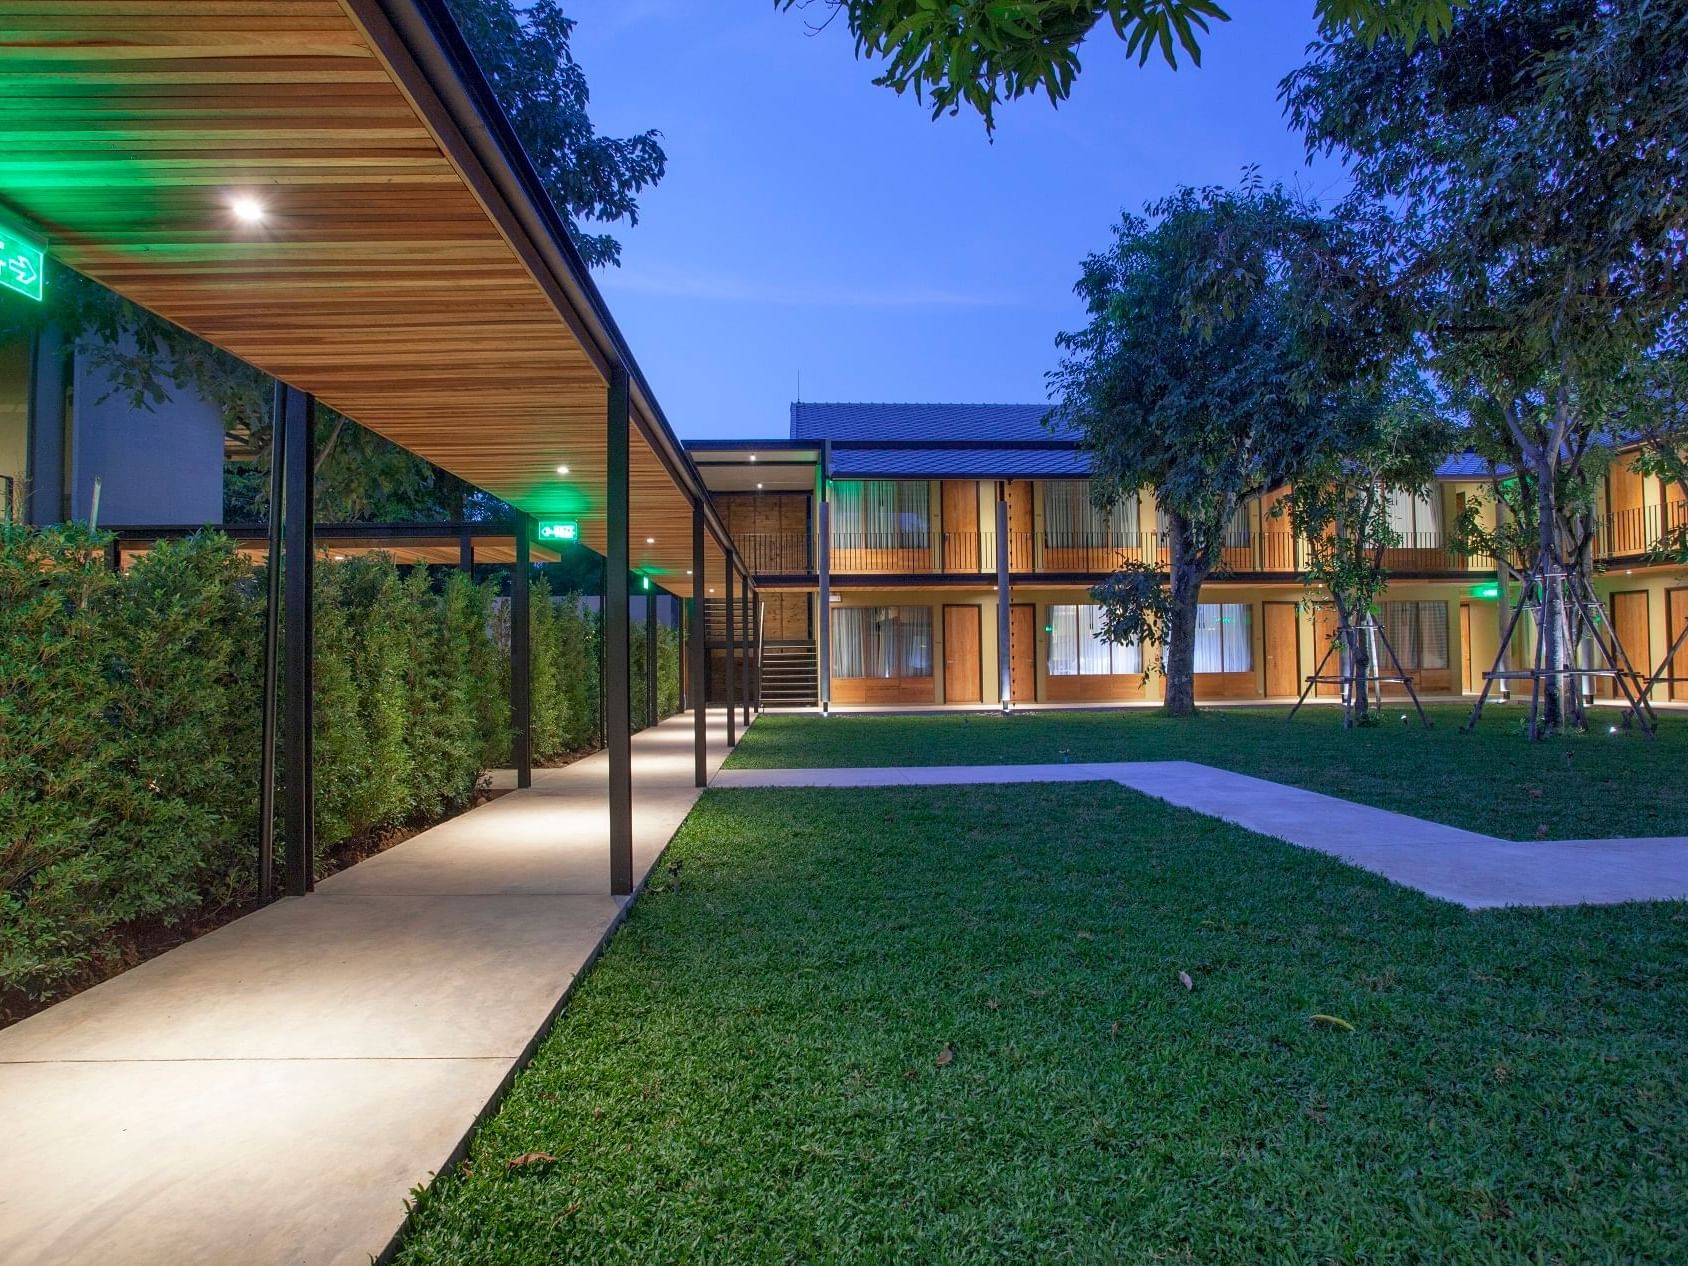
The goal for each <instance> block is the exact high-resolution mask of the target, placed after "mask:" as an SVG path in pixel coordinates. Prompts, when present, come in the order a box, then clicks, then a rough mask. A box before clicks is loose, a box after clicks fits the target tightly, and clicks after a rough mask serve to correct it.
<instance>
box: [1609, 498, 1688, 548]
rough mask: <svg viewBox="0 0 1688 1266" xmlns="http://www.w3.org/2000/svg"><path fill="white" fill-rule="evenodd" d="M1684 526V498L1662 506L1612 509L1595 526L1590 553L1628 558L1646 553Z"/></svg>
mask: <svg viewBox="0 0 1688 1266" xmlns="http://www.w3.org/2000/svg"><path fill="white" fill-rule="evenodd" d="M1684 525H1688V501H1683V500H1681V499H1678V500H1675V501H1672V502H1670V503H1669V504H1668V505H1662V506H1659V505H1651V506H1630V507H1629V508H1628V509H1626V510H1613V511H1611V512H1610V513H1608V514H1607V515H1606V516H1605V517H1604V518H1603V519H1601V520H1600V522H1599V524H1598V525H1597V527H1596V530H1595V538H1594V556H1595V557H1596V558H1631V557H1636V556H1638V555H1641V554H1646V553H1649V552H1650V551H1652V550H1654V549H1657V548H1658V547H1659V545H1660V543H1661V542H1662V541H1663V540H1664V539H1665V538H1666V537H1668V536H1669V535H1670V534H1671V533H1673V532H1675V531H1676V530H1677V529H1679V528H1681V527H1683V526H1684Z"/></svg>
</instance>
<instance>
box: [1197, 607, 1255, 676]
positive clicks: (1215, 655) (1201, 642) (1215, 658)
mask: <svg viewBox="0 0 1688 1266" xmlns="http://www.w3.org/2000/svg"><path fill="white" fill-rule="evenodd" d="M1253 667H1254V608H1253V607H1252V606H1251V605H1250V604H1248V603H1246V602H1203V603H1201V604H1200V605H1198V606H1197V607H1196V671H1197V672H1198V673H1243V672H1248V671H1250V670H1251V669H1252V668H1253Z"/></svg>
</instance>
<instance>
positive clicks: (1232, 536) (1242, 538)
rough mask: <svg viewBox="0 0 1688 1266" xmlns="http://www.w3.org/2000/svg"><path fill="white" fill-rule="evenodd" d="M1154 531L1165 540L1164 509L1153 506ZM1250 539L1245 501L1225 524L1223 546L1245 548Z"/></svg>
mask: <svg viewBox="0 0 1688 1266" xmlns="http://www.w3.org/2000/svg"><path fill="white" fill-rule="evenodd" d="M1155 532H1156V534H1157V535H1158V536H1159V537H1160V539H1161V541H1162V542H1164V541H1165V540H1166V511H1165V510H1162V509H1161V508H1160V507H1159V506H1156V507H1155ZM1249 540H1250V532H1249V522H1248V505H1247V504H1246V503H1245V504H1243V505H1240V506H1238V507H1237V508H1236V509H1235V510H1233V511H1232V512H1231V521H1230V522H1229V523H1227V524H1226V525H1225V548H1226V549H1247V548H1248V544H1249Z"/></svg>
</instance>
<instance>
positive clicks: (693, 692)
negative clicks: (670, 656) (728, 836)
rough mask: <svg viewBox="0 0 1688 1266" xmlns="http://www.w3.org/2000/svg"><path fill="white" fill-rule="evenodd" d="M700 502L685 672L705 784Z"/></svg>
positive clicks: (700, 780)
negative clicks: (689, 655)
mask: <svg viewBox="0 0 1688 1266" xmlns="http://www.w3.org/2000/svg"><path fill="white" fill-rule="evenodd" d="M703 576H704V571H703V502H702V501H694V502H692V640H691V644H690V646H689V647H688V648H687V649H688V650H690V651H691V659H690V661H689V664H690V670H689V671H688V672H687V674H686V676H687V679H688V682H687V684H688V685H690V686H691V689H690V690H689V691H687V695H688V698H689V702H690V703H691V705H692V752H693V755H694V758H695V763H696V773H695V778H696V784H697V786H699V787H707V786H708V785H709V687H708V683H707V681H706V678H707V676H708V673H709V646H708V644H707V641H706V634H705V632H704V626H703V595H704V594H705V593H707V592H708V590H707V589H706V588H705V586H704V583H703Z"/></svg>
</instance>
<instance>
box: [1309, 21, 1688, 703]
mask: <svg viewBox="0 0 1688 1266" xmlns="http://www.w3.org/2000/svg"><path fill="white" fill-rule="evenodd" d="M1685 42H1688V2H1685V0H1662V2H1661V3H1655V2H1654V0H1615V2H1608V0H1474V2H1473V3H1472V4H1470V5H1468V6H1466V7H1463V8H1461V9H1460V10H1459V11H1458V12H1457V13H1456V14H1455V16H1454V20H1453V23H1452V25H1451V27H1450V29H1449V30H1448V32H1447V33H1446V34H1445V35H1444V36H1443V38H1441V39H1440V40H1439V41H1437V42H1435V43H1434V44H1428V43H1417V44H1413V43H1410V42H1407V41H1402V40H1399V39H1394V38H1389V37H1384V38H1381V39H1379V40H1377V41H1375V42H1373V43H1371V44H1370V45H1367V44H1365V43H1363V42H1359V41H1353V40H1331V39H1326V40H1324V41H1322V42H1321V43H1320V44H1318V45H1316V46H1315V48H1314V50H1313V57H1312V61H1311V62H1310V63H1309V64H1308V65H1307V66H1305V67H1303V68H1302V69H1301V70H1299V71H1297V72H1295V73H1294V74H1292V75H1291V76H1289V77H1288V78H1287V79H1286V80H1285V81H1284V84H1283V96H1284V99H1285V102H1286V104H1287V108H1288V112H1289V116H1290V118H1291V120H1292V122H1294V123H1295V124H1296V125H1297V126H1298V127H1300V128H1302V129H1303V131H1304V132H1305V134H1306V138H1307V146H1308V150H1309V153H1310V154H1313V153H1324V154H1330V153H1336V154H1339V155H1340V156H1341V157H1342V158H1343V159H1344V160H1345V161H1346V162H1347V163H1348V164H1349V166H1350V168H1351V170H1352V172H1353V176H1354V181H1355V185H1356V187H1357V188H1358V189H1359V190H1360V191H1362V192H1363V193H1364V194H1366V195H1368V196H1371V197H1374V198H1379V199H1388V200H1391V201H1392V202H1393V203H1394V204H1395V205H1397V206H1398V207H1399V209H1400V214H1401V216H1402V218H1403V220H1404V223H1405V226H1406V234H1405V247H1404V256H1403V267H1402V270H1401V276H1402V277H1403V278H1404V279H1405V280H1406V281H1407V282H1408V283H1409V284H1410V285H1411V287H1412V288H1413V290H1414V293H1415V298H1416V300H1417V303H1418V306H1419V307H1420V309H1421V311H1422V312H1423V314H1424V317H1423V327H1422V328H1423V333H1424V336H1425V338H1426V339H1427V341H1428V345H1429V347H1430V350H1431V352H1432V362H1431V363H1432V365H1433V367H1434V368H1435V370H1436V372H1437V374H1438V376H1439V377H1440V378H1441V379H1442V380H1443V381H1444V382H1445V383H1446V384H1448V385H1449V386H1450V387H1452V388H1453V389H1455V390H1459V391H1464V392H1467V393H1469V394H1470V395H1472V396H1474V397H1481V398H1483V399H1484V400H1486V402H1487V405H1486V407H1485V408H1482V409H1479V410H1476V411H1474V420H1475V423H1476V426H1477V430H1478V432H1479V434H1480V437H1481V442H1482V443H1484V444H1485V445H1486V446H1487V447H1488V449H1489V450H1490V451H1491V452H1492V453H1493V454H1494V456H1495V458H1496V460H1497V464H1498V465H1501V466H1505V467H1509V468H1510V469H1511V470H1512V471H1513V472H1515V473H1516V474H1518V475H1520V476H1523V477H1524V480H1525V482H1526V483H1527V486H1528V487H1529V488H1530V490H1531V491H1532V492H1533V493H1534V496H1535V498H1536V505H1535V508H1534V513H1533V515H1532V516H1531V517H1532V518H1533V520H1534V522H1535V525H1536V539H1535V542H1534V544H1533V549H1532V556H1531V562H1532V564H1533V566H1532V567H1531V570H1532V571H1539V572H1540V573H1541V574H1544V575H1548V576H1552V577H1555V578H1558V577H1566V578H1567V579H1565V580H1560V579H1555V580H1554V581H1553V582H1552V583H1549V584H1545V585H1543V586H1542V592H1541V593H1539V594H1538V595H1536V600H1537V604H1538V612H1537V614H1538V620H1539V627H1540V628H1541V629H1542V632H1543V636H1542V637H1541V639H1540V643H1541V646H1542V651H1541V655H1540V662H1539V664H1538V665H1537V668H1538V670H1539V671H1541V672H1543V673H1545V674H1547V675H1546V676H1545V678H1543V680H1542V687H1543V706H1542V713H1541V716H1540V726H1539V727H1536V728H1538V729H1540V730H1545V731H1546V732H1552V731H1553V730H1554V729H1555V728H1556V727H1558V726H1559V725H1561V724H1562V723H1564V722H1565V721H1566V719H1567V706H1568V705H1569V708H1570V710H1571V715H1570V717H1569V719H1570V720H1572V721H1577V720H1579V719H1580V717H1579V714H1578V713H1577V710H1576V703H1575V700H1574V699H1573V698H1569V697H1568V695H1569V691H1568V684H1569V682H1570V680H1571V677H1572V672H1573V665H1572V656H1573V653H1574V642H1575V638H1574V637H1567V636H1566V630H1568V629H1572V628H1574V627H1575V625H1576V624H1577V623H1578V620H1579V619H1580V614H1579V612H1580V607H1575V606H1574V605H1573V606H1572V607H1567V605H1566V604H1567V601H1568V599H1567V594H1568V593H1569V592H1571V591H1573V590H1579V589H1586V584H1585V582H1586V579H1587V571H1588V568H1589V567H1590V565H1591V552H1590V550H1589V549H1588V542H1589V540H1590V539H1591V537H1592V513H1593V492H1592V486H1593V482H1594V481H1593V468H1594V467H1595V466H1596V465H1598V463H1599V462H1600V461H1601V460H1602V458H1601V453H1602V451H1603V441H1604V440H1605V439H1606V438H1607V437H1606V434H1605V432H1606V429H1607V427H1608V425H1609V423H1610V422H1611V421H1612V420H1613V418H1614V417H1615V416H1617V411H1618V410H1619V409H1620V408H1621V405H1622V391H1621V382H1622V379H1623V375H1624V372H1625V369H1626V367H1629V366H1632V365H1633V364H1634V363H1635V362H1636V358H1637V357H1638V356H1640V355H1643V354H1645V353H1646V352H1647V351H1648V349H1651V348H1653V347H1655V346H1656V345H1657V344H1658V342H1659V340H1660V338H1661V337H1662V335H1663V334H1664V332H1665V331H1666V330H1667V329H1668V328H1669V325H1670V323H1671V322H1672V321H1673V320H1676V319H1679V317H1680V314H1681V312H1682V305H1683V298H1682V290H1681V286H1680V283H1679V280H1678V278H1679V277H1680V275H1681V269H1682V264H1683V240H1684V233H1685V232H1688V182H1684V181H1683V180H1682V178H1681V155H1682V154H1683V153H1684V152H1688V76H1684V75H1682V73H1681V49H1682V48H1683V47H1684V45H1685Z"/></svg>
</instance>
